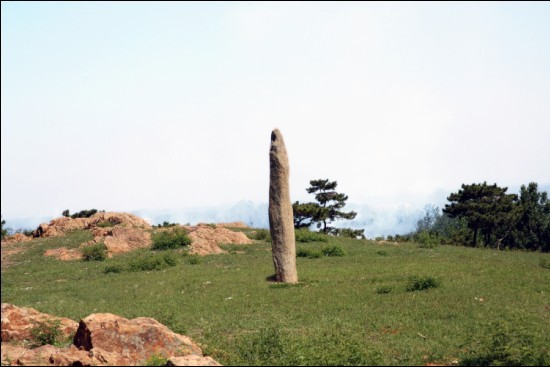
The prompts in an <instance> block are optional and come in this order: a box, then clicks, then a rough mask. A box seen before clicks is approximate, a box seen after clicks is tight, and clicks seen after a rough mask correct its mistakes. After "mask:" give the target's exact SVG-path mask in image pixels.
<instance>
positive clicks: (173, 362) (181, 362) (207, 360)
mask: <svg viewBox="0 0 550 367" xmlns="http://www.w3.org/2000/svg"><path fill="white" fill-rule="evenodd" d="M166 365H167V366H221V364H219V363H218V362H216V361H215V360H213V359H212V357H199V356H185V357H172V358H170V359H168V362H167V363H166Z"/></svg>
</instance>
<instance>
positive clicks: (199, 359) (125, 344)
mask: <svg viewBox="0 0 550 367" xmlns="http://www.w3.org/2000/svg"><path fill="white" fill-rule="evenodd" d="M38 322H48V323H50V324H51V323H53V322H59V325H60V329H61V330H62V331H63V337H62V339H65V338H66V337H67V336H69V337H72V340H73V344H72V345H70V346H68V347H65V348H60V347H55V346H52V345H44V346H40V347H38V348H33V349H31V348H27V347H25V345H29V342H30V341H32V338H33V335H32V332H31V330H32V329H33V328H34V327H35V325H37V323H38ZM77 325H78V327H77ZM8 342H16V344H13V343H8ZM160 356H162V357H163V358H166V359H168V360H169V363H168V364H169V365H173V366H220V364H219V363H218V362H216V361H215V360H213V359H212V358H210V357H204V356H203V355H202V350H201V348H199V347H198V346H197V345H196V344H195V343H193V341H192V340H191V339H190V338H188V337H187V336H184V335H180V334H176V333H174V332H173V331H171V330H170V329H168V328H167V327H166V326H164V325H162V324H161V323H159V322H158V321H156V320H154V319H151V318H145V317H139V318H136V319H133V320H128V319H126V318H123V317H120V316H116V315H112V314H92V315H90V316H88V317H86V318H85V319H83V320H81V321H80V323H79V324H77V323H76V322H74V321H73V320H69V319H63V318H58V317H54V316H51V315H47V314H43V313H40V312H38V311H36V310H34V309H31V308H24V307H21V308H19V307H16V306H13V305H10V304H2V365H18V366H47V365H49V366H139V365H144V364H146V363H148V361H150V360H151V359H152V358H154V357H157V358H158V357H160Z"/></svg>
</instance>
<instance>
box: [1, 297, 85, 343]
mask: <svg viewBox="0 0 550 367" xmlns="http://www.w3.org/2000/svg"><path fill="white" fill-rule="evenodd" d="M40 324H50V325H59V326H58V329H59V331H60V332H61V335H62V337H64V338H65V339H67V338H68V337H71V336H72V335H74V334H75V332H76V329H77V328H78V323H77V322H75V321H73V320H71V319H66V318H63V317H55V316H52V315H48V314H45V313H41V312H38V311H36V310H35V309H33V308H27V307H17V306H14V305H11V304H9V303H2V342H7V341H23V340H33V338H34V336H33V332H32V331H33V329H35V328H37V327H38V326H39V325H40Z"/></svg>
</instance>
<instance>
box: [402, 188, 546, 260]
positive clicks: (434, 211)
mask: <svg viewBox="0 0 550 367" xmlns="http://www.w3.org/2000/svg"><path fill="white" fill-rule="evenodd" d="M507 190H508V189H507V188H506V187H499V186H497V185H496V184H493V185H488V184H487V183H486V182H483V183H481V184H476V183H474V184H471V185H466V184H463V185H462V188H461V189H460V190H459V191H458V192H455V193H451V194H450V195H449V197H448V198H447V200H448V201H449V204H446V205H445V208H443V210H442V211H440V210H439V208H434V207H427V208H426V213H425V215H424V216H423V217H422V218H420V220H419V221H418V223H417V228H416V231H415V232H414V233H413V234H412V235H411V236H412V237H413V239H414V240H419V239H420V240H422V241H427V242H438V243H443V244H454V245H466V246H472V247H491V248H496V249H505V248H508V249H523V250H530V251H543V252H548V251H550V201H549V200H548V194H547V193H546V192H539V190H538V185H537V183H535V182H531V183H529V184H528V185H527V186H525V185H522V186H521V188H520V192H519V195H516V194H508V193H507Z"/></svg>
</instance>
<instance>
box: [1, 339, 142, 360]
mask: <svg viewBox="0 0 550 367" xmlns="http://www.w3.org/2000/svg"><path fill="white" fill-rule="evenodd" d="M130 363H131V361H130V360H128V359H124V358H120V357H119V356H116V355H114V354H111V353H106V352H104V351H101V350H94V351H89V352H88V351H84V350H80V349H78V348H76V347H75V346H74V345H72V346H70V347H68V348H58V347H55V346H53V345H43V346H41V347H38V348H34V349H28V348H23V347H21V346H16V345H12V344H5V343H2V365H3V366H4V365H8V366H10V365H11V366H126V365H130Z"/></svg>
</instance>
